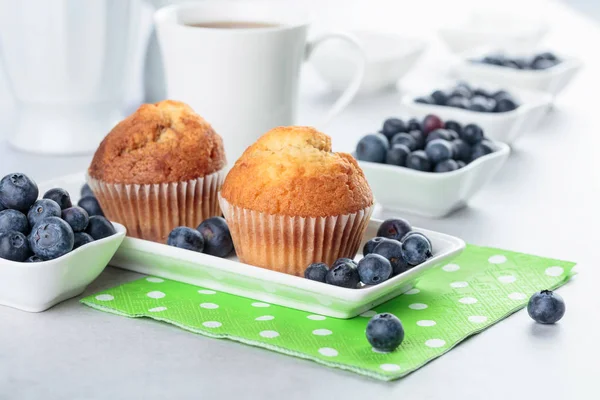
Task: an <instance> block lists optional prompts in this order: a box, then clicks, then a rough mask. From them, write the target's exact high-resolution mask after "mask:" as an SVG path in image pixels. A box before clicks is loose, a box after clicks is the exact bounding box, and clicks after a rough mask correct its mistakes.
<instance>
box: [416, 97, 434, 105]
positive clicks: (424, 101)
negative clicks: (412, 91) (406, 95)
mask: <svg viewBox="0 0 600 400" xmlns="http://www.w3.org/2000/svg"><path fill="white" fill-rule="evenodd" d="M415 103H421V104H435V100H434V99H433V97H431V96H422V97H417V98H415Z"/></svg>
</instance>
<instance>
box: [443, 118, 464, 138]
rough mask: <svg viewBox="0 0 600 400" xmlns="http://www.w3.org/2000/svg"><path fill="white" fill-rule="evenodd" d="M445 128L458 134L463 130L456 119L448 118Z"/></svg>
mask: <svg viewBox="0 0 600 400" xmlns="http://www.w3.org/2000/svg"><path fill="white" fill-rule="evenodd" d="M444 128H445V129H448V130H451V131H454V132H456V133H457V134H458V135H460V133H461V132H462V125H461V124H459V123H458V122H456V121H452V120H448V121H446V123H445V124H444Z"/></svg>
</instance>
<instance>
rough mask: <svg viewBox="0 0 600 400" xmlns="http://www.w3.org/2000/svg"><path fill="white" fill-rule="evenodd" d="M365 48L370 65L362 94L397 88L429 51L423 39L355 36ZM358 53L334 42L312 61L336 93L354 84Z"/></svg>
mask: <svg viewBox="0 0 600 400" xmlns="http://www.w3.org/2000/svg"><path fill="white" fill-rule="evenodd" d="M352 33H353V35H354V36H355V37H356V39H357V41H358V42H359V43H360V44H361V47H362V48H363V50H364V52H365V55H366V59H367V65H366V68H365V76H364V79H363V82H362V83H361V86H360V89H359V91H360V92H361V93H368V92H375V91H378V90H382V89H385V88H387V87H391V86H394V85H395V84H396V83H397V82H398V80H400V79H401V78H402V77H403V76H404V75H405V74H406V73H407V72H408V71H409V70H410V69H411V68H412V66H413V65H414V64H415V62H416V61H417V60H418V58H419V56H420V55H421V54H422V53H423V51H424V50H425V48H426V44H425V42H424V41H423V40H421V39H416V38H411V37H404V36H400V35H395V34H388V33H377V32H362V31H358V32H352ZM355 57H356V54H355V50H353V49H352V48H350V47H348V46H347V45H346V44H345V43H344V42H341V41H337V40H333V39H332V40H330V41H327V42H326V43H323V44H322V45H321V46H319V47H318V48H317V49H316V50H315V52H314V53H313V55H312V56H311V58H310V62H311V64H312V65H313V66H314V67H315V69H316V71H317V73H318V74H319V75H320V76H321V78H323V79H324V80H325V81H327V82H328V83H329V84H330V85H331V87H332V88H333V89H334V90H343V89H345V88H346V87H347V86H348V84H349V83H350V81H351V79H352V77H353V75H354V70H355V67H356V59H355Z"/></svg>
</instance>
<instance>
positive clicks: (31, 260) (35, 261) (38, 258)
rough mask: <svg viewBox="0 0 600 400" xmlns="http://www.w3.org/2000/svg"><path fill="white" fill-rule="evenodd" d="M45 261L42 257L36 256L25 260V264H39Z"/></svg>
mask: <svg viewBox="0 0 600 400" xmlns="http://www.w3.org/2000/svg"><path fill="white" fill-rule="evenodd" d="M42 261H44V260H42V259H41V258H40V257H38V256H36V255H35V254H34V255H32V256H31V257H29V258H28V259H27V260H25V262H27V263H38V262H42Z"/></svg>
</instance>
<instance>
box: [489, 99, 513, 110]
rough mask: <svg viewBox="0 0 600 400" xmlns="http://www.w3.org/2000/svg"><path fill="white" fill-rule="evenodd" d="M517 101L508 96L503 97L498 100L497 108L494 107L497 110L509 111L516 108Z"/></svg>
mask: <svg viewBox="0 0 600 400" xmlns="http://www.w3.org/2000/svg"><path fill="white" fill-rule="evenodd" d="M517 107H518V106H517V103H516V102H515V101H514V100H513V99H511V98H508V97H501V98H500V99H497V100H496V108H494V111H495V112H508V111H512V110H514V109H516V108H517Z"/></svg>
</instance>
